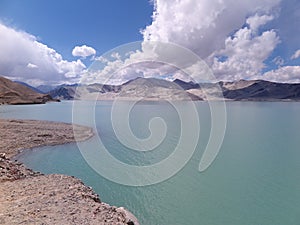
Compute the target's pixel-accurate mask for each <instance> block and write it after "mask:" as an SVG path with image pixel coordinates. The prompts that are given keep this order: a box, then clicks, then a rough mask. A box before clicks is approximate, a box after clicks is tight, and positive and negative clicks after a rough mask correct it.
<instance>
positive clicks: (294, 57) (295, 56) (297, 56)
mask: <svg viewBox="0 0 300 225" xmlns="http://www.w3.org/2000/svg"><path fill="white" fill-rule="evenodd" d="M299 57H300V49H299V50H297V51H296V52H295V53H294V54H293V55H292V57H291V59H298V58H299Z"/></svg>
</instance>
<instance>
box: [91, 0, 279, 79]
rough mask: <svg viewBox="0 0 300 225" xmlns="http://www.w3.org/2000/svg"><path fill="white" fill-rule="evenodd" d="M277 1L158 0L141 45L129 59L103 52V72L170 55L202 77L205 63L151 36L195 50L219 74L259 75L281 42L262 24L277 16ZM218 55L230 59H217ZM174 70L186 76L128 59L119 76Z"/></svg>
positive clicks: (221, 76) (162, 73) (224, 76)
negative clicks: (154, 44)
mask: <svg viewBox="0 0 300 225" xmlns="http://www.w3.org/2000/svg"><path fill="white" fill-rule="evenodd" d="M279 3H280V0H243V1H235V0H222V1H211V0H178V1H167V0H156V1H154V6H155V7H154V12H153V21H152V24H151V25H149V26H147V27H146V28H145V29H144V30H143V31H142V34H143V37H144V42H143V43H142V48H141V49H140V50H137V51H134V52H131V54H129V56H128V59H127V60H123V61H122V60H120V57H119V56H118V57H114V58H115V63H112V62H110V63H106V64H105V60H108V59H103V58H101V61H102V63H104V64H105V67H104V69H103V71H100V73H99V74H102V76H104V77H108V76H107V74H108V73H107V72H108V71H114V68H116V66H118V67H126V66H129V65H130V64H131V63H132V62H135V61H147V59H150V60H151V61H152V62H155V61H160V60H161V59H167V58H169V59H170V60H171V61H173V62H174V61H176V62H177V64H179V65H180V68H185V69H186V70H187V71H189V72H190V73H192V74H197V73H198V74H200V75H199V77H200V79H201V77H202V76H204V74H205V72H207V73H208V72H209V71H208V70H207V68H205V66H203V65H201V63H199V62H198V63H196V62H195V61H191V60H190V59H189V58H186V57H185V56H184V55H182V54H178V52H174V51H173V50H172V49H165V48H164V49H161V48H160V47H159V46H151V44H147V43H149V42H148V41H154V42H155V41H158V42H159V41H161V42H171V43H175V44H178V45H180V46H183V47H186V48H187V49H189V50H191V51H193V52H194V53H196V54H197V55H198V56H199V57H201V58H202V59H204V60H205V61H206V62H207V63H208V65H209V66H210V67H211V68H212V69H213V71H214V73H215V75H216V76H217V78H218V79H224V80H231V79H241V78H251V77H254V76H257V75H259V74H260V73H261V71H262V69H263V68H264V67H265V64H264V61H265V60H266V59H267V58H268V57H269V56H270V54H271V53H272V52H273V50H274V49H275V48H276V46H277V45H278V43H279V42H280V40H279V37H278V36H277V33H276V32H275V31H274V30H266V31H260V28H262V26H263V25H265V24H266V23H268V22H269V21H271V20H273V19H274V18H275V14H276V13H273V9H274V7H276V6H278V4H279ZM245 25H246V26H245ZM217 56H222V57H223V58H224V59H226V60H219V59H218V57H217ZM108 58H110V57H108ZM195 63H196V64H195ZM193 64H194V65H193ZM153 65H154V66H153ZM139 66H140V68H139ZM146 66H147V67H149V68H147V67H146ZM154 67H156V68H154ZM203 69H204V70H203ZM199 71H201V72H199ZM127 73H130V74H127ZM171 73H172V74H173V77H174V78H176V77H177V78H178V77H181V78H184V77H185V78H186V75H184V73H182V72H180V71H178V70H174V68H172V67H170V66H167V65H158V64H155V63H149V62H148V63H142V64H137V65H135V66H133V65H130V69H129V68H127V69H123V70H122V73H119V74H118V75H116V76H117V77H115V80H121V81H125V80H126V78H129V77H130V78H132V77H134V76H144V77H147V76H150V75H153V76H163V77H164V76H166V75H168V74H171ZM94 75H95V74H94ZM167 77H168V79H169V78H170V76H167ZM202 78H203V80H205V79H204V78H205V77H202ZM186 80H187V79H186ZM198 80H199V79H198Z"/></svg>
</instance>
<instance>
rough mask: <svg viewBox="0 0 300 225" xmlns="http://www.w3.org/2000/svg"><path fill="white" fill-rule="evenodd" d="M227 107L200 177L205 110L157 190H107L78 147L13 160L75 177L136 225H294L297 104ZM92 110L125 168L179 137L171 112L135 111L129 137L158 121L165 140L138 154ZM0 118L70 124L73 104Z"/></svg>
mask: <svg viewBox="0 0 300 225" xmlns="http://www.w3.org/2000/svg"><path fill="white" fill-rule="evenodd" d="M86 104H90V103H86ZM226 104H227V106H226V107H227V129H226V134H225V139H224V142H223V145H222V148H221V149H220V152H219V154H218V156H217V158H216V160H215V161H214V162H213V164H212V165H211V166H210V167H209V168H208V169H207V170H206V171H204V172H202V173H200V172H198V167H199V161H200V159H201V156H202V154H203V150H204V147H205V146H206V144H207V140H208V137H209V130H210V111H209V109H208V107H207V104H206V103H203V102H199V103H197V109H198V112H199V119H200V124H201V135H200V140H199V144H198V146H197V149H196V151H195V153H194V155H193V157H192V159H191V160H190V161H189V162H188V164H187V165H186V166H185V167H184V168H183V169H182V170H181V171H180V172H179V173H177V174H176V175H175V176H173V177H172V178H170V179H168V180H166V181H164V182H162V183H159V184H155V185H150V186H146V187H130V186H124V185H120V184H117V183H114V182H111V181H109V180H107V179H105V178H103V177H101V176H100V175H99V174H98V173H96V172H95V171H94V170H93V169H92V168H91V167H90V166H89V165H88V164H87V162H86V161H85V160H84V159H83V157H82V155H81V153H80V151H79V149H78V148H77V145H76V144H67V145H63V146H54V147H43V148H41V149H34V150H29V151H25V152H24V153H23V154H22V155H20V156H19V158H18V159H19V160H20V161H22V162H23V163H25V164H26V165H27V166H28V167H30V168H32V169H34V170H38V171H41V172H43V173H64V174H69V175H74V176H76V177H79V178H80V179H81V180H83V181H84V182H85V183H86V184H87V185H89V186H92V187H93V189H94V190H95V191H96V192H97V193H99V195H100V198H101V200H102V201H104V202H108V203H110V204H113V205H118V206H125V207H126V208H128V209H129V210H130V211H132V212H133V213H134V214H135V215H136V216H137V217H138V218H139V220H140V222H141V224H172V225H176V224H178V225H186V224H187V225H190V224H195V225H198V224H204V225H223V224H231V225H235V224H236V225H243V224H245V225H248V224H260V225H274V224H285V225H289V224H290V225H295V224H300V148H299V146H300V136H299V131H300V116H299V113H300V103H293V102H229V103H226ZM95 110H96V120H95V121H96V125H97V130H98V132H99V135H100V136H101V139H102V141H103V143H104V144H105V146H106V147H107V148H108V149H109V150H110V151H111V154H112V155H114V156H115V157H116V158H119V159H120V160H122V161H124V162H127V163H131V164H145V165H148V164H152V163H155V162H158V161H160V160H161V159H163V158H166V157H168V155H170V154H171V152H172V151H171V150H172V147H174V146H175V145H176V140H177V138H178V137H179V136H180V130H179V128H180V124H179V122H178V115H177V114H176V112H174V109H173V108H172V107H171V106H170V105H168V104H164V103H149V104H139V105H137V106H136V107H135V108H134V109H133V110H132V114H131V117H132V118H131V127H132V130H133V132H134V133H135V134H136V135H137V136H140V137H147V135H149V130H148V122H149V119H150V118H152V117H154V116H159V117H162V118H163V119H164V120H165V122H166V124H167V126H168V133H167V136H166V140H165V141H164V142H163V143H162V144H161V145H160V146H159V147H158V148H157V149H155V150H154V151H151V152H149V154H146V153H145V154H137V153H136V152H134V151H132V150H130V149H128V148H126V147H125V146H124V145H122V144H121V143H119V142H118V139H117V138H116V137H115V135H114V133H113V130H112V126H111V124H110V110H111V103H110V102H103V103H98V104H97V106H96V107H95ZM0 117H1V118H22V119H42V120H54V121H63V122H71V121H72V103H71V102H62V103H60V104H57V103H53V104H52V103H51V104H46V105H35V106H1V107H0ZM94 144H95V137H94V138H92V139H90V140H89V141H87V142H86V145H87V146H90V147H91V148H93V145H94ZM95 148H96V147H95ZM107 166H108V167H109V166H110V165H107Z"/></svg>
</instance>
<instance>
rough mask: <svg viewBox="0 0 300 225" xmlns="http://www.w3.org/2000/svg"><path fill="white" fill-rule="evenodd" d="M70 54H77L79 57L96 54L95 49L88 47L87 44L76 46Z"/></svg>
mask: <svg viewBox="0 0 300 225" xmlns="http://www.w3.org/2000/svg"><path fill="white" fill-rule="evenodd" d="M72 55H73V56H79V57H82V58H86V57H88V56H91V55H96V50H95V49H93V48H92V47H89V46H86V45H82V46H76V47H75V48H74V49H73V50H72Z"/></svg>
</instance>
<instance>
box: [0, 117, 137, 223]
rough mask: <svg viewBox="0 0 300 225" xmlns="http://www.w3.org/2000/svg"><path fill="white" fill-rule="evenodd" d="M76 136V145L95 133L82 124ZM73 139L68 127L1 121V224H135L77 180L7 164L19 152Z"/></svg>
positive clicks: (128, 214)
mask: <svg viewBox="0 0 300 225" xmlns="http://www.w3.org/2000/svg"><path fill="white" fill-rule="evenodd" d="M75 132H76V133H79V134H80V136H79V138H77V139H76V140H77V141H84V140H86V139H88V138H90V137H91V136H92V135H93V131H92V129H90V128H87V127H83V126H76V127H75ZM76 136H77V135H76ZM74 141H75V140H74V134H73V126H72V125H71V124H66V123H54V122H46V121H33V120H3V119H0V152H1V153H0V224H9V225H11V224H130V225H132V224H138V221H137V220H136V218H135V217H134V216H132V215H131V214H130V213H128V212H126V210H124V209H123V208H122V207H121V208H117V207H114V206H110V205H108V204H106V203H102V202H101V201H100V199H99V196H98V195H97V194H95V192H94V191H93V190H92V189H91V188H89V187H86V186H85V185H84V184H83V183H82V182H81V181H80V180H79V179H77V178H74V177H70V176H65V175H58V174H53V175H43V174H40V173H38V172H34V171H32V170H30V169H27V168H26V167H25V166H24V165H22V164H20V163H18V162H13V161H11V160H10V158H11V157H13V156H15V155H17V154H18V153H20V151H22V150H23V149H29V148H33V147H38V146H43V145H58V144H65V143H69V142H74Z"/></svg>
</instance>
